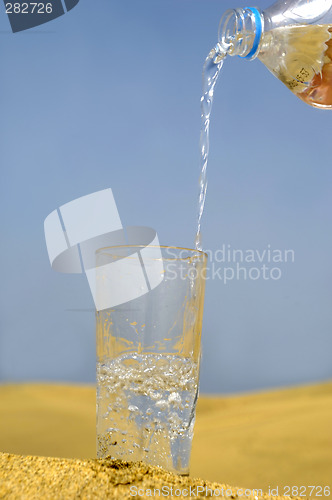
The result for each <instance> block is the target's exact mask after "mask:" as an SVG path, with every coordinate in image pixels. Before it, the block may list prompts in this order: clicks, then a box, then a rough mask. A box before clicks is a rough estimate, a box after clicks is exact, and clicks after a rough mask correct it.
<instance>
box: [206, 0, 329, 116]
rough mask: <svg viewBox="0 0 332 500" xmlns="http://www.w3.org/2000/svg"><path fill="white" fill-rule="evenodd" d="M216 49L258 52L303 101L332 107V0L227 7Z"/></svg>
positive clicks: (241, 53) (248, 53) (286, 0)
mask: <svg viewBox="0 0 332 500" xmlns="http://www.w3.org/2000/svg"><path fill="white" fill-rule="evenodd" d="M216 52H218V54H219V59H220V57H221V56H220V54H222V56H223V57H225V55H227V54H229V55H231V56H234V55H238V56H240V57H244V58H247V59H250V60H251V59H255V58H256V57H258V59H260V61H262V62H263V63H264V64H265V66H266V67H267V68H268V69H269V70H270V71H271V72H272V73H273V74H274V75H275V76H276V77H277V78H279V80H281V81H282V82H283V83H284V84H285V85H286V86H287V87H288V88H289V89H290V90H291V91H292V92H293V93H294V94H295V95H296V96H297V97H299V98H300V99H302V100H303V101H304V102H306V103H307V104H310V105H311V106H314V107H318V108H322V109H332V0H279V1H278V2H276V3H274V4H273V5H272V6H271V7H269V8H268V9H266V10H264V11H260V10H259V9H257V8H238V9H231V10H228V11H226V12H225V14H224V15H223V16H222V18H221V21H220V24H219V36H218V44H217V46H216ZM214 55H215V54H214ZM216 62H217V61H216Z"/></svg>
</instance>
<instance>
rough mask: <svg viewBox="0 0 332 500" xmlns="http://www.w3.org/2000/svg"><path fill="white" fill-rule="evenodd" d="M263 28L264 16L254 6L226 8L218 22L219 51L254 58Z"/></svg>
mask: <svg viewBox="0 0 332 500" xmlns="http://www.w3.org/2000/svg"><path fill="white" fill-rule="evenodd" d="M263 29H264V17H263V14H262V12H261V11H260V10H258V9H256V8H254V7H251V8H247V7H246V8H239V9H230V10H227V11H226V12H225V14H224V15H223V16H222V18H221V19H220V23H219V32H218V45H219V51H220V52H222V53H226V54H229V55H230V56H239V57H244V58H246V59H255V57H257V55H258V52H259V45H260V41H261V37H262V33H263Z"/></svg>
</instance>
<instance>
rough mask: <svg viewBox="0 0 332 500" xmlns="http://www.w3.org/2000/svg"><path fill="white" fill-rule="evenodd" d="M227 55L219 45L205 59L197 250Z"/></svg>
mask: <svg viewBox="0 0 332 500" xmlns="http://www.w3.org/2000/svg"><path fill="white" fill-rule="evenodd" d="M226 54H227V52H226V51H225V50H223V49H222V48H221V46H220V44H217V45H216V46H215V47H214V48H213V49H212V50H211V51H210V53H209V55H208V56H207V58H206V59H205V63H204V66H203V92H202V97H201V135H200V142H199V145H200V153H201V156H200V167H201V174H200V177H199V198H198V216H197V233H196V238H195V248H196V249H197V250H202V236H201V221H202V215H203V210H204V204H205V197H206V190H207V177H206V169H207V164H208V158H209V130H210V116H211V110H212V104H213V94H214V89H215V86H216V83H217V80H218V76H219V73H220V70H221V68H222V66H223V63H224V58H225V56H226Z"/></svg>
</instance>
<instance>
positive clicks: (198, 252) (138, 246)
mask: <svg viewBox="0 0 332 500" xmlns="http://www.w3.org/2000/svg"><path fill="white" fill-rule="evenodd" d="M111 248H113V249H114V248H161V249H166V248H171V249H174V250H186V251H187V252H191V253H192V254H195V253H197V254H198V255H200V256H201V257H205V258H206V259H208V254H207V253H206V252H204V251H203V250H197V249H195V248H187V247H176V246H175V245H110V246H107V247H101V248H98V249H97V250H96V251H95V254H98V253H99V252H102V251H105V250H107V249H111Z"/></svg>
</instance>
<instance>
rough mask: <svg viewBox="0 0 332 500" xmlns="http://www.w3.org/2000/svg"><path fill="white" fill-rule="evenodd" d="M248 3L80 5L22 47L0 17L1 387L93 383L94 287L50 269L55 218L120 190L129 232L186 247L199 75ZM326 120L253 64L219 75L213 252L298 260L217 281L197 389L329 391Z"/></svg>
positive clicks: (201, 0) (207, 236)
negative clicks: (46, 226) (91, 197)
mask: <svg viewBox="0 0 332 500" xmlns="http://www.w3.org/2000/svg"><path fill="white" fill-rule="evenodd" d="M244 5H245V4H244V3H241V2H235V1H230V0H229V1H220V0H219V1H216V0H209V1H206V0H195V1H194V0H167V1H163V2H156V1H155V0H154V1H150V0H149V1H146V0H141V1H140V2H135V1H134V0H131V1H129V0H121V2H120V1H117V2H115V1H113V0H94V1H93V2H92V1H88V0H80V2H79V4H78V5H77V7H75V8H74V9H73V10H72V11H70V12H69V13H67V14H66V15H65V16H62V17H60V18H58V19H56V20H54V21H52V22H50V23H48V24H45V25H43V26H41V27H38V28H35V29H33V30H29V31H26V32H21V33H16V34H13V33H11V31H10V26H9V22H8V19H7V17H6V15H5V12H4V9H3V8H2V10H1V12H0V39H1V43H0V57H1V64H2V78H1V90H2V91H1V118H0V126H1V138H2V141H1V153H0V158H1V165H2V168H1V178H2V179H1V180H2V182H1V199H0V203H1V210H2V215H3V216H2V218H1V225H2V228H1V230H2V245H1V250H0V252H1V257H2V264H3V268H2V280H1V316H0V317H1V323H0V381H6V382H8V381H20V380H66V381H80V382H93V381H94V377H95V334H94V331H95V327H94V312H93V302H92V299H91V297H90V292H89V288H88V285H87V283H86V280H85V278H84V276H77V275H63V274H58V273H55V272H54V271H52V269H51V267H50V265H49V261H48V256H47V251H46V247H45V242H44V234H43V221H44V219H45V217H46V216H47V215H48V214H49V213H50V212H51V211H52V210H54V209H55V208H57V207H59V206H60V205H62V204H63V203H66V202H68V201H71V200H73V199H75V198H78V197H80V196H83V195H85V194H89V193H92V192H94V191H97V190H99V189H104V188H107V187H111V188H112V190H113V193H114V197H115V199H116V202H117V206H118V209H119V212H120V215H121V219H122V222H123V224H124V225H146V226H151V227H153V228H155V229H156V230H157V232H158V235H159V239H160V241H161V243H162V244H166V245H167V244H169V245H177V246H187V247H188V246H189V247H192V245H193V241H194V233H195V224H196V211H197V196H198V176H199V148H198V141H199V129H200V108H199V101H200V91H201V72H202V66H203V61H204V59H205V56H206V55H207V53H208V52H209V50H210V48H211V47H212V46H213V45H214V44H215V42H216V36H217V29H218V23H219V19H220V17H221V15H222V13H223V12H224V11H225V10H226V9H227V8H233V7H237V6H244ZM255 5H256V6H258V7H261V8H262V9H264V7H267V6H268V5H269V3H267V2H263V1H259V0H258V1H257V2H255ZM331 118H332V112H331V111H322V110H316V109H314V108H311V107H310V106H308V105H306V104H304V103H302V102H301V101H300V100H299V99H297V98H296V97H295V96H293V95H292V94H291V92H290V91H289V90H288V89H287V88H286V87H285V86H283V84H281V82H279V81H278V80H277V79H276V78H275V77H273V76H272V75H271V74H270V73H269V71H268V70H267V69H266V68H265V67H264V66H263V64H262V63H261V62H260V61H258V60H255V61H252V62H248V61H244V60H241V59H239V58H231V57H229V58H228V59H227V60H226V61H225V64H224V67H223V70H222V73H221V76H220V79H219V82H218V84H217V88H216V93H215V103H214V109H213V112H212V119H211V135H210V139H211V142H210V162H209V166H208V179H209V186H208V193H207V201H206V209H205V212H204V215H203V220H202V230H203V247H204V248H206V249H208V250H210V251H211V252H215V251H216V250H218V249H220V248H222V245H226V246H227V245H231V247H232V248H239V249H242V250H246V249H258V250H260V251H261V250H263V249H264V248H267V246H268V245H271V248H273V249H281V250H284V249H293V250H294V254H295V260H294V262H293V263H284V264H282V266H280V267H281V269H282V275H281V278H280V279H279V280H271V279H270V280H263V279H258V280H248V279H247V280H243V279H241V280H232V281H230V282H228V283H227V284H224V283H223V281H222V280H220V279H218V278H217V279H213V280H212V279H211V280H209V281H208V282H207V287H206V302H205V312H204V324H203V358H202V376H201V391H202V392H205V393H207V392H210V393H222V392H233V391H236V392H238V391H246V390H254V389H260V388H263V387H274V386H280V385H293V384H298V383H305V382H311V381H317V380H325V379H328V378H331V377H332V365H331V361H330V357H331V356H330V353H331V349H332V340H331V324H332V317H331V300H332V293H331V275H332V264H331V259H330V255H331V251H332V238H331V213H332V211H331V208H332V206H331V205H332V201H331V199H332V198H331V186H332V182H331V181H332V173H331V160H330V159H331ZM73 309H86V311H73Z"/></svg>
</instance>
